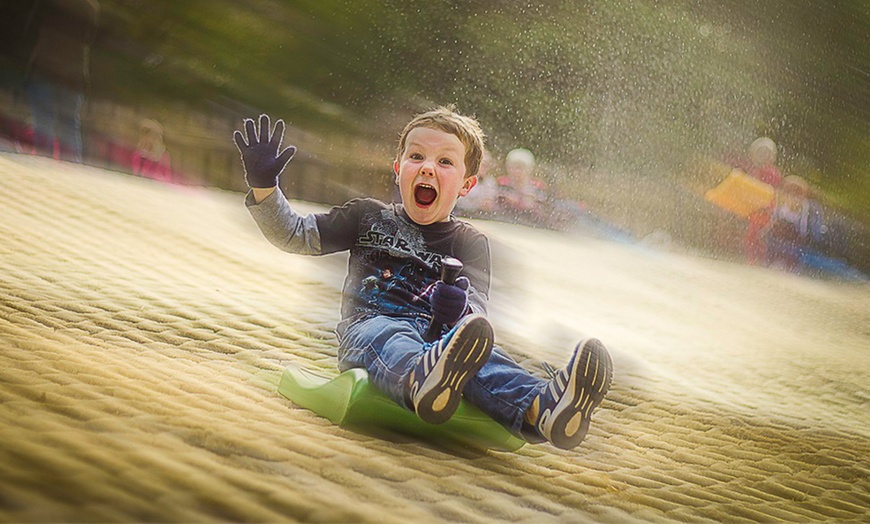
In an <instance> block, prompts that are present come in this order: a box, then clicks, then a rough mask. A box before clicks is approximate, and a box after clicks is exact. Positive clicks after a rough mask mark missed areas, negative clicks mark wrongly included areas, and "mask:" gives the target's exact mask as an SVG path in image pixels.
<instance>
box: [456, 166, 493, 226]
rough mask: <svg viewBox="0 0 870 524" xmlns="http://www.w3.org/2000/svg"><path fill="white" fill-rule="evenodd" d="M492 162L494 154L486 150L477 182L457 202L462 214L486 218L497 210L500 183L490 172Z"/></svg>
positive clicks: (458, 210)
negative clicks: (498, 183)
mask: <svg viewBox="0 0 870 524" xmlns="http://www.w3.org/2000/svg"><path fill="white" fill-rule="evenodd" d="M492 163H493V160H492V155H491V154H490V152H489V151H484V153H483V160H482V161H481V163H480V171H478V174H477V184H475V186H474V187H473V188H472V189H471V191H470V192H469V193H468V194H467V195H465V196H464V197H461V198H460V199H459V200H458V201H457V202H456V211H457V212H458V213H459V214H461V215H462V216H466V217H479V218H486V217H489V216H491V215H492V213H493V211H495V208H496V201H497V198H498V185H497V183H496V180H495V178H493V177H492V176H490V173H489V171H490V169H491V168H492Z"/></svg>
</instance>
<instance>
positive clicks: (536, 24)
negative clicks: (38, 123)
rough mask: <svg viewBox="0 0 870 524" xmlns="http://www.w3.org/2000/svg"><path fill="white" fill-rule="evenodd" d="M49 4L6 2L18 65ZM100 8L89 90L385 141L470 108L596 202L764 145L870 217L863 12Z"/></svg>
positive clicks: (646, 4) (278, 2)
mask: <svg viewBox="0 0 870 524" xmlns="http://www.w3.org/2000/svg"><path fill="white" fill-rule="evenodd" d="M39 1H40V0H32V1H30V2H26V1H25V2H22V1H21V0H17V1H16V0H5V1H3V2H2V4H0V9H2V10H3V13H4V14H5V15H6V16H4V17H2V18H3V20H4V24H5V25H4V29H5V30H6V31H5V33H4V36H3V47H4V56H3V62H2V63H0V65H2V68H3V70H4V71H6V72H8V71H15V70H18V69H20V59H21V55H26V53H25V52H22V51H21V50H22V48H26V46H27V42H28V34H26V32H25V29H24V28H25V27H26V26H25V24H23V23H19V22H20V21H21V17H22V16H23V14H26V12H27V11H28V9H26V7H27V6H33V5H37V4H38V3H39ZM101 4H102V10H103V13H102V15H103V18H102V19H103V33H102V35H101V37H100V39H99V40H98V43H97V47H96V49H95V50H94V53H93V79H94V80H93V84H92V90H91V96H92V97H98V98H105V99H112V100H115V101H117V102H118V103H122V104H130V105H136V106H138V107H155V108H157V107H161V106H165V105H166V104H169V103H179V102H181V103H184V104H186V105H188V106H190V107H197V108H200V109H202V110H204V111H209V110H214V108H217V107H220V108H222V109H223V110H227V109H229V110H230V111H233V112H236V113H237V114H238V116H239V118H242V117H247V116H251V115H254V114H256V113H257V112H261V111H263V112H268V113H270V114H273V115H275V116H281V117H284V118H285V119H287V120H289V121H290V122H291V123H292V124H293V125H294V126H296V127H300V128H304V129H306V130H310V131H311V132H314V133H321V132H326V133H330V134H331V136H334V134H336V133H341V134H346V135H349V136H354V137H357V138H360V139H362V140H367V141H370V142H371V143H380V144H384V143H386V144H388V146H390V147H391V146H392V144H393V142H394V140H395V137H396V134H397V133H398V131H399V130H400V128H401V125H402V124H403V123H404V122H405V121H406V120H407V119H408V117H409V116H410V115H411V114H413V113H414V112H418V111H420V110H424V109H427V108H429V107H431V106H433V105H436V104H444V103H455V104H457V106H458V108H459V110H460V111H463V112H466V113H470V114H474V115H475V116H477V117H478V118H479V119H480V120H481V122H482V124H483V126H484V128H485V129H486V130H487V133H488V135H489V137H490V145H491V147H492V149H493V150H494V151H495V152H504V151H506V150H508V149H510V148H513V147H517V146H522V147H527V148H529V149H531V150H533V151H534V152H535V154H536V155H537V156H538V158H539V159H541V160H542V164H543V170H542V171H543V173H542V174H543V175H544V176H545V177H547V178H548V179H549V181H550V182H551V183H553V184H554V185H555V186H558V187H560V188H561V189H562V190H563V191H565V192H566V193H568V194H570V195H571V196H574V197H576V198H579V199H586V200H592V201H594V200H595V199H596V198H601V197H600V196H595V195H593V194H590V193H592V192H598V193H601V192H602V191H601V190H602V187H604V186H602V187H599V186H596V185H595V184H594V183H593V182H594V177H593V176H591V175H590V173H594V172H606V173H610V174H612V175H613V176H614V177H617V178H620V177H622V178H625V179H626V180H629V181H634V182H626V183H625V184H623V189H622V190H623V191H624V192H626V193H631V192H632V191H639V190H638V189H637V188H638V187H649V186H644V185H643V184H644V181H647V180H653V181H662V183H665V182H666V183H667V184H670V187H671V191H672V192H673V191H676V190H675V189H673V188H675V187H677V186H678V185H679V184H680V183H681V181H684V179H685V178H686V177H691V175H689V174H687V173H688V172H689V171H691V169H692V165H693V161H694V160H695V159H697V158H698V157H699V156H705V157H709V158H714V159H722V158H726V157H729V156H734V155H737V154H744V153H745V151H746V148H747V146H748V144H749V143H751V142H752V140H754V139H755V138H757V137H758V136H764V135H766V136H770V137H771V138H773V139H774V140H775V141H776V142H777V143H778V144H779V145H780V147H781V152H780V153H781V154H780V167H781V169H782V170H783V172H784V173H785V174H799V175H801V176H804V177H805V178H807V179H809V180H810V181H811V182H812V183H813V184H814V185H815V186H816V187H817V188H819V190H820V195H821V196H822V198H823V199H825V201H826V203H828V204H829V205H831V206H834V207H836V208H837V209H838V210H840V211H841V212H843V213H846V214H848V215H849V216H850V217H851V218H852V219H853V220H857V221H860V222H861V223H864V224H868V223H870V216H868V215H870V213H868V209H870V173H868V170H870V167H868V166H870V37H868V35H870V2H867V1H863V0H857V1H856V0H829V1H826V2H816V1H813V0H771V1H767V2H757V1H749V0H737V1H734V2H728V3H725V4H720V3H715V2H698V1H697V0H641V1H633V2H614V1H610V0H548V1H537V2H532V1H527V0H480V1H476V2H465V1H460V0H437V1H433V0H380V1H377V0H331V1H328V2H324V1H322V0H245V1H241V2H240V1H238V0H185V1H183V2H178V1H175V0H101ZM6 76H9V75H6ZM385 165H388V164H385ZM637 181H641V183H637ZM614 187H616V188H617V189H619V187H620V186H619V184H616V186H612V185H610V186H606V188H607V189H608V190H609V189H613V188H614ZM632 187H634V188H635V189H632ZM613 198H616V197H615V196H614V197H613ZM638 198H640V197H638ZM631 203H632V204H634V203H636V202H634V201H632V202H631ZM658 205H659V206H660V207H667V206H672V205H673V202H670V201H661V202H659V203H658ZM695 205H698V204H695ZM861 241H862V242H863V241H864V240H861ZM867 249H870V247H867Z"/></svg>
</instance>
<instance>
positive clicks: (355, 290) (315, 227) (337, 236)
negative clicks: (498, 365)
mask: <svg viewBox="0 0 870 524" xmlns="http://www.w3.org/2000/svg"><path fill="white" fill-rule="evenodd" d="M246 205H247V208H248V210H249V211H250V213H251V216H253V218H254V220H255V221H256V222H257V225H258V226H259V227H260V230H261V231H262V232H263V235H264V236H265V237H266V238H267V239H268V240H269V241H270V242H271V243H272V244H274V245H275V246H277V247H278V248H280V249H282V250H284V251H287V252H290V253H298V254H303V255H325V254H329V253H335V252H339V251H345V250H348V251H350V258H349V259H348V272H347V277H346V278H345V281H344V288H343V295H342V305H341V317H342V319H351V318H353V317H357V316H361V315H366V314H371V313H376V314H383V315H391V316H427V317H428V316H431V310H430V307H429V299H428V294H429V292H430V291H431V287H432V285H433V284H434V283H435V282H436V281H437V280H438V278H439V277H440V271H441V259H442V258H444V257H453V258H457V259H459V260H460V261H462V263H463V265H464V267H463V270H462V273H461V275H464V276H466V277H468V279H469V281H470V282H471V287H470V288H469V294H468V296H469V300H468V303H469V307H470V309H471V311H472V312H474V313H481V314H486V303H487V301H488V300H489V287H490V252H489V242H488V240H487V238H486V236H484V235H483V234H482V233H480V232H479V231H477V230H476V229H475V228H474V227H473V226H471V225H470V224H468V223H466V222H462V221H460V220H457V219H455V218H453V217H451V219H450V220H449V221H447V222H438V223H435V224H430V225H427V226H421V225H419V224H416V223H415V222H413V221H412V220H411V219H410V218H409V217H408V215H407V214H406V213H405V211H404V208H403V207H402V206H401V205H400V204H386V203H384V202H381V201H379V200H375V199H370V198H366V199H354V200H351V201H349V202H348V203H346V204H345V205H343V206H339V207H334V208H332V209H330V210H329V211H327V212H326V213H318V214H309V215H305V216H302V215H299V214H298V213H296V212H295V211H294V210H293V209H292V207H291V206H290V204H289V203H288V202H287V199H286V198H285V197H284V195H283V194H282V193H281V192H280V191H275V192H274V193H272V194H271V195H270V196H269V197H267V198H266V199H264V200H263V201H262V202H260V203H259V204H257V203H255V201H254V199H253V196H252V195H251V194H249V195H248V197H247V199H246Z"/></svg>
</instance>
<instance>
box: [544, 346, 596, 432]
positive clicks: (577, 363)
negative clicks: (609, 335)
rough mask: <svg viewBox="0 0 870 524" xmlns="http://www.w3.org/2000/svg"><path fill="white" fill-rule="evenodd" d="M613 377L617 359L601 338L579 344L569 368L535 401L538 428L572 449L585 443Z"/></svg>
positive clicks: (563, 370) (561, 372)
mask: <svg viewBox="0 0 870 524" xmlns="http://www.w3.org/2000/svg"><path fill="white" fill-rule="evenodd" d="M611 380H613V362H612V361H611V360H610V354H609V353H608V352H607V348H605V347H604V344H602V343H601V341H599V340H598V339H594V338H589V339H586V340H583V341H581V342H580V343H579V344H577V348H576V349H575V350H574V356H573V357H571V360H570V361H569V362H568V366H567V367H566V368H565V369H562V370H559V371H557V372H556V373H555V374H554V376H553V378H552V380H550V382H549V384H548V385H547V387H546V388H545V389H544V390H543V391H542V392H541V393H540V395H538V397H537V398H536V399H535V400H534V403H533V405H534V404H537V406H535V407H536V408H537V413H538V415H537V419H536V420H535V422H534V427H535V429H536V430H537V431H538V432H539V433H540V434H541V436H543V437H544V438H546V439H547V440H549V441H550V443H552V444H553V445H554V446H556V447H557V448H561V449H571V448H574V447H576V446H578V445H580V443H581V442H583V439H584V438H585V437H586V432H587V431H589V422H590V420H591V419H592V411H593V410H594V409H595V408H596V407H598V405H599V404H601V401H602V400H604V396H605V395H607V390H608V389H610V382H611Z"/></svg>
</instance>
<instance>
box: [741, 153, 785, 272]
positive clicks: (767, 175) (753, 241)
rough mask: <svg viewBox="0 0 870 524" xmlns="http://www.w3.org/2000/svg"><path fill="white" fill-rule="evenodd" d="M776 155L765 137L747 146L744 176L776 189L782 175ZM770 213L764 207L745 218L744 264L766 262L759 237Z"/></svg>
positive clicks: (764, 250)
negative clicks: (747, 161)
mask: <svg viewBox="0 0 870 524" xmlns="http://www.w3.org/2000/svg"><path fill="white" fill-rule="evenodd" d="M776 155H777V148H776V143H775V142H774V141H773V140H771V139H769V138H767V137H761V138H759V139H757V140H755V141H754V142H752V144H750V146H749V166H747V170H746V174H748V175H749V176H751V177H753V178H755V179H758V180H761V181H762V182H764V183H766V184H770V185H771V186H773V188H774V189H776V188H777V187H779V185H780V183H781V182H782V175H781V174H780V172H779V169H777V167H776V165H775V164H776ZM772 211H773V207H772V206H771V207H766V208H764V209H759V210H758V211H755V212H753V213H752V214H750V215H749V217H747V218H748V219H749V224H747V227H746V234H745V235H744V236H743V250H744V253H745V254H746V262H747V263H749V264H763V263H764V262H765V261H766V260H767V246H766V244H765V242H764V240H763V239H762V238H761V236H762V230H763V229H764V228H765V227H766V226H767V224H768V221H769V220H770V214H771V212H772Z"/></svg>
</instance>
